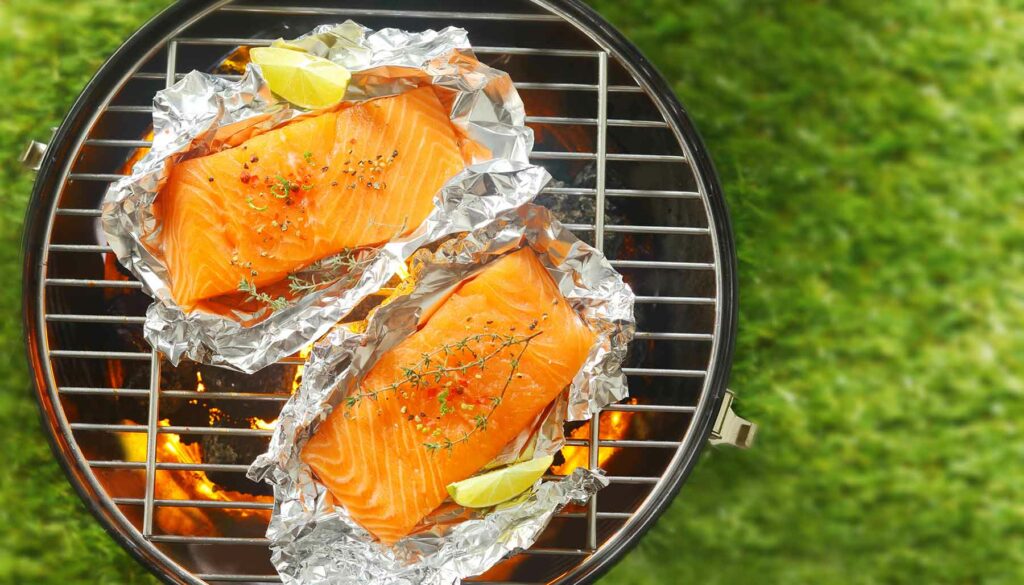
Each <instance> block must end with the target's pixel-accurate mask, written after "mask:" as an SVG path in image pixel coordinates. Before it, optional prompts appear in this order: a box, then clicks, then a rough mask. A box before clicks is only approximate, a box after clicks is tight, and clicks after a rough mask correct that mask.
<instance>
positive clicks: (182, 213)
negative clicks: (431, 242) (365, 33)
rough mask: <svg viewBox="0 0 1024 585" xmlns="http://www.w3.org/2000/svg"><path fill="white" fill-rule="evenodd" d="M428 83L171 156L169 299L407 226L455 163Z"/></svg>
mask: <svg viewBox="0 0 1024 585" xmlns="http://www.w3.org/2000/svg"><path fill="white" fill-rule="evenodd" d="M460 146H461V144H460V137H459V136H458V134H457V133H456V131H455V129H454V128H453V127H452V125H451V122H450V121H449V119H448V111H447V110H445V109H444V107H443V106H442V105H441V102H440V101H439V100H438V98H437V95H436V94H435V93H434V91H433V89H431V88H430V87H429V86H427V87H422V88H419V89H416V90H412V91H408V92H405V93H402V94H400V95H397V96H394V97H387V98H380V99H376V100H372V101H369V102H363V103H360V104H357V105H353V106H350V107H346V108H344V109H342V110H339V111H335V112H328V113H324V114H321V115H319V116H315V117H313V118H306V119H303V120H300V121H298V122H295V123H292V124H288V125H286V126H284V127H281V128H277V129H274V130H271V131H269V132H266V133H264V134H261V135H259V136H256V137H253V138H250V139H249V140H247V141H245V142H244V143H243V144H241V145H239V146H236V147H234V148H230V149H227V150H223V151H221V152H218V153H215V154H211V155H208V156H204V157H200V158H195V159H192V160H188V161H185V162H182V163H180V164H178V165H176V166H175V167H174V169H173V171H172V173H171V176H170V178H169V179H168V181H167V184H166V186H165V187H164V189H163V191H161V193H160V195H159V197H158V198H157V201H156V206H157V214H158V218H159V220H160V222H161V224H160V225H161V226H162V230H163V231H162V236H161V237H162V244H163V248H164V256H165V258H166V259H167V265H168V269H169V272H170V275H171V288H172V294H173V296H174V299H175V301H176V302H177V303H178V304H179V305H180V306H182V307H184V308H192V307H194V306H195V305H196V304H197V303H198V302H199V301H202V300H203V299H208V298H211V297H215V296H218V295H224V294H227V293H234V292H237V290H238V287H239V283H240V282H241V280H242V279H243V278H244V279H246V280H248V281H249V282H250V283H252V284H253V285H255V286H257V287H260V286H262V285H265V284H267V283H272V282H276V281H279V280H281V279H282V278H284V277H285V276H287V275H288V274H289V273H290V272H293V271H295V270H297V269H299V268H301V267H304V266H306V265H308V264H310V263H312V262H314V261H316V260H319V259H321V258H324V257H326V256H330V255H332V254H335V253H338V252H340V251H342V250H345V249H347V248H356V247H360V246H373V245H378V244H381V243H383V242H386V241H387V240H389V239H391V238H393V237H395V236H397V235H399V234H404V233H408V232H411V231H412V230H414V229H415V228H416V227H417V226H418V225H419V224H420V223H421V222H422V221H423V219H424V218H425V217H426V216H427V214H428V213H429V212H430V210H431V208H432V204H433V198H434V195H435V194H436V193H437V191H438V190H439V189H440V188H441V187H442V186H443V185H444V183H445V182H446V181H447V180H448V179H449V178H451V177H452V176H454V175H455V174H457V173H458V172H459V171H461V170H462V169H463V168H464V166H465V162H464V158H463V154H462V152H461V148H460Z"/></svg>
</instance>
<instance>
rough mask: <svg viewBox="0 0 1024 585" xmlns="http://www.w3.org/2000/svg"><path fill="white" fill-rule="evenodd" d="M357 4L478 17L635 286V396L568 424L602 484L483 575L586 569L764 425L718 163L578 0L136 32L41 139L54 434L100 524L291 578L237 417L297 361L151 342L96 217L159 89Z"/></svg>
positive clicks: (547, 155) (425, 19) (222, 20)
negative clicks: (189, 451)
mask: <svg viewBox="0 0 1024 585" xmlns="http://www.w3.org/2000/svg"><path fill="white" fill-rule="evenodd" d="M481 5H485V6H481ZM346 18H352V19H355V20H358V21H359V22H361V23H363V24H365V25H367V26H370V27H372V28H382V27H387V26H393V27H398V28H405V29H410V30H419V29H423V28H428V27H433V28H440V27H443V26H447V25H457V26H461V27H464V28H466V29H467V30H468V31H469V33H470V39H471V40H472V41H473V43H474V45H475V46H476V52H477V54H478V56H479V57H480V58H481V59H482V60H484V61H485V62H487V63H489V64H492V65H495V66H497V67H499V68H501V69H504V70H506V71H508V72H509V73H510V74H511V75H512V78H513V79H514V80H515V81H516V86H517V87H518V89H519V91H520V93H521V95H522V96H523V99H524V101H525V103H526V108H527V114H528V115H529V117H528V118H527V120H528V123H529V124H530V125H531V126H532V127H533V128H534V129H535V130H536V133H537V147H536V149H535V152H534V154H533V157H532V158H533V160H534V161H536V162H538V163H541V164H544V165H545V166H546V167H547V168H548V169H549V170H550V171H551V173H552V174H553V175H554V177H555V182H554V183H552V185H551V186H550V187H549V188H548V189H547V190H546V191H545V192H544V194H543V195H542V202H544V203H546V204H548V205H549V206H551V207H552V208H553V209H555V211H556V212H557V213H558V214H559V215H560V217H561V218H562V219H563V221H564V222H566V223H567V224H569V225H570V227H571V229H572V230H573V231H574V232H576V233H577V234H578V235H579V236H580V237H582V238H583V239H585V240H587V241H589V242H591V243H593V244H594V245H596V246H598V247H600V248H602V249H603V250H604V251H605V253H606V254H607V255H608V256H609V258H610V259H611V261H612V264H614V265H615V266H616V267H618V269H619V270H620V271H622V273H623V274H624V275H625V277H626V279H627V280H628V281H629V282H630V284H631V285H632V286H633V288H634V290H635V291H636V293H637V295H638V298H637V302H638V305H637V317H638V325H639V326H638V329H639V333H638V334H637V341H636V342H635V343H634V346H633V348H632V349H631V355H630V361H629V364H628V365H629V367H628V369H627V370H626V372H627V374H628V375H629V377H630V387H631V390H632V394H633V396H634V397H635V399H634V401H633V403H631V404H619V405H613V406H611V407H609V408H608V409H606V412H605V413H603V414H602V417H601V418H600V419H599V422H598V423H597V424H591V425H589V426H587V427H582V428H579V429H576V430H575V431H574V432H573V435H572V437H573V438H572V439H570V441H569V445H570V447H572V448H575V449H576V453H577V455H579V454H581V453H582V454H583V459H584V464H585V465H588V466H589V467H591V468H599V467H602V468H604V470H605V471H606V473H607V474H608V476H609V478H610V480H611V485H610V486H609V487H608V488H607V489H605V490H604V491H602V492H601V493H600V494H599V495H598V497H595V498H594V499H592V500H591V501H590V502H589V504H588V505H587V506H585V507H579V508H572V509H567V510H566V511H564V512H563V513H561V514H559V515H558V517H556V518H555V519H554V521H553V522H552V524H551V526H550V527H549V529H548V530H547V531H546V532H545V533H544V535H543V536H542V538H541V539H540V541H539V542H538V543H537V545H536V546H534V547H533V548H531V549H530V550H528V551H524V552H523V553H521V554H519V555H516V556H515V557H512V558H511V559H508V560H506V561H505V562H503V563H502V564H501V565H499V566H498V567H496V568H495V569H494V570H492V571H491V572H489V573H488V574H487V575H484V576H482V577H479V578H476V579H474V580H475V581H481V582H492V583H495V582H502V583H580V582H587V581H590V580H592V579H594V578H595V577H596V576H597V575H599V574H600V573H601V572H603V571H604V570H606V569H607V568H608V567H610V566H611V564H612V563H613V562H614V561H615V560H616V559H617V558H619V557H620V556H621V555H622V554H623V553H624V551H626V550H627V549H628V548H629V547H630V546H631V545H632V544H634V543H635V542H636V541H637V540H638V538H639V537H640V536H641V535H642V534H643V533H644V532H645V531H646V530H647V529H648V528H649V527H650V526H651V525H652V524H653V522H654V521H655V519H656V518H657V516H658V515H659V514H660V513H661V512H662V511H663V510H664V509H665V507H666V506H667V505H668V503H669V502H670V500H671V499H672V498H673V497H674V495H675V494H676V492H677V491H678V490H679V488H680V486H681V485H682V483H683V481H684V480H685V478H686V476H687V474H688V472H689V470H690V469H691V467H692V465H693V464H694V462H695V460H696V458H697V456H698V454H699V453H700V452H701V449H702V448H703V445H704V444H705V442H706V441H708V439H709V438H710V439H711V441H712V442H729V443H733V444H738V445H740V446H743V445H746V444H749V442H750V441H751V440H752V438H753V432H754V427H753V426H752V425H750V424H749V423H747V422H746V421H743V420H742V419H740V418H738V417H736V416H735V415H733V414H732V411H731V409H730V408H729V403H730V402H731V399H732V395H731V394H730V393H728V392H727V390H726V383H727V379H728V374H729V367H730V363H731V353H732V347H733V337H734V332H735V326H736V282H735V257H734V250H733V237H732V233H731V231H730V227H729V219H728V215H727V211H726V207H725V203H724V200H723V197H722V192H721V188H720V186H719V183H718V180H717V178H716V176H715V172H714V169H713V167H712V164H711V160H710V158H709V157H708V154H707V152H706V150H705V148H704V145H703V144H702V143H701V141H700V138H699V137H698V135H697V133H696V131H695V129H694V127H693V125H692V123H691V121H690V120H689V118H688V117H687V114H686V112H685V111H684V110H683V108H682V106H681V105H680V104H679V103H678V102H677V101H676V100H675V98H674V97H673V94H672V92H671V90H670V88H669V86H668V85H667V84H666V82H665V81H664V80H663V79H662V78H661V77H660V76H659V74H658V73H657V72H656V71H655V70H654V68H653V67H652V66H651V65H650V63H649V62H648V61H647V60H646V59H645V58H644V57H643V56H642V55H641V54H640V53H639V52H638V51H637V49H636V48H634V47H633V46H632V45H631V44H629V42H628V41H626V40H625V39H624V38H623V37H622V36H621V35H620V34H619V33H617V32H616V31H615V30H614V29H613V28H612V27H611V26H610V25H608V23H606V22H605V21H603V20H601V18H600V17H599V16H598V15H597V14H595V13H594V12H593V11H592V10H590V9H589V8H587V7H585V6H583V5H582V4H581V3H579V2H576V1H575V0H507V1H502V2H486V3H481V2H478V1H477V0H447V1H446V2H444V3H443V8H439V3H436V2H433V1H426V0H390V1H386V2H385V1H372V0H334V1H328V2H315V1H313V0H294V2H293V1H291V0H270V1H259V0H240V1H239V2H201V1H185V2H179V3H178V4H176V5H174V6H172V7H171V8H169V9H167V10H166V11H165V12H163V13H162V14H160V15H159V16H157V17H156V18H154V19H153V20H152V21H150V22H149V23H148V24H146V25H145V26H144V27H143V28H142V29H141V30H139V31H138V32H137V33H136V34H135V35H133V36H132V37H131V38H130V39H129V40H128V41H127V42H125V44H124V45H123V46H122V47H121V48H120V49H119V50H118V51H117V52H116V53H115V54H114V56H113V57H111V59H110V60H109V61H108V62H107V63H106V64H105V65H104V66H103V67H102V68H101V69H100V71H99V72H98V73H97V74H96V76H95V77H94V78H93V80H92V81H91V82H90V83H89V85H88V86H87V87H86V89H85V90H84V91H83V93H82V95H81V96H80V98H79V99H78V101H77V102H76V103H75V105H74V107H73V108H72V110H71V113H70V114H69V115H68V117H67V119H66V120H65V121H64V123H63V124H62V125H61V126H60V128H59V129H58V130H57V131H56V133H55V135H54V136H53V138H52V141H51V142H50V143H49V145H48V146H46V145H43V144H40V143H35V144H33V145H30V148H29V150H28V151H27V152H26V159H27V160H28V162H29V163H30V164H31V163H33V162H34V163H35V164H34V165H33V166H34V167H36V168H37V169H38V171H39V174H38V177H37V181H36V184H35V189H34V191H33V195H32V200H31V204H30V208H29V211H28V216H27V221H26V233H25V242H24V245H25V278H24V283H25V284H24V287H25V288H24V295H25V297H24V298H25V302H24V317H25V327H26V333H27V346H28V355H29V359H30V361H31V364H32V368H33V372H34V379H35V388H36V392H37V397H38V400H39V404H40V407H41V411H42V419H43V425H44V427H45V429H46V431H47V433H48V435H49V436H50V438H51V439H52V444H53V448H54V451H55V453H56V455H57V457H58V459H59V460H60V461H61V463H62V465H63V466H64V469H65V471H66V473H67V475H68V477H69V479H70V481H71V483H72V484H73V485H74V486H75V488H76V489H77V490H78V492H79V494H80V495H81V496H82V498H83V500H84V501H85V502H86V504H87V505H88V507H89V508H90V509H91V510H92V512H93V513H94V514H95V515H96V516H97V518H98V519H99V520H100V521H101V522H102V523H103V525H104V526H105V527H106V529H107V530H108V531H109V532H110V533H111V534H112V535H113V537H114V538H115V539H117V540H118V542H120V543H121V544H122V545H123V546H124V547H125V548H126V549H127V550H129V551H130V552H131V553H132V554H133V555H135V556H136V557H137V558H138V559H139V560H140V561H141V562H143V563H144V564H146V565H147V566H148V567H150V568H151V569H152V570H153V571H154V572H155V573H156V574H157V575H159V576H160V577H161V578H162V579H164V580H165V581H167V582H169V583H204V582H207V583H221V582H231V583H239V582H241V583H247V582H248V583H272V582H277V581H278V578H277V576H276V575H275V573H274V571H273V568H272V566H271V565H270V563H269V560H268V557H269V555H268V550H267V547H266V541H265V540H264V539H263V538H262V530H263V528H264V526H265V518H266V513H267V512H266V511H267V510H268V509H269V508H270V507H271V504H270V503H269V501H268V499H267V497H266V492H265V488H264V487H263V486H257V485H255V484H252V483H250V482H248V480H246V479H245V477H244V471H245V469H246V464H247V463H248V461H247V458H248V457H249V456H250V454H251V453H252V452H255V451H258V450H260V449H261V448H262V445H263V444H265V441H266V440H267V437H268V436H269V434H270V431H269V430H266V429H265V428H263V427H261V426H260V425H257V424H250V423H252V422H253V421H252V420H251V419H249V418H247V417H246V415H249V414H256V415H258V416H259V417H261V418H272V417H273V413H274V412H275V411H276V410H277V409H278V408H279V407H280V405H281V404H282V402H283V401H284V400H286V399H287V396H288V392H287V390H288V389H287V387H286V384H287V380H290V379H292V377H293V376H294V374H295V368H296V365H297V364H299V363H301V358H299V357H298V356H296V357H293V358H289V359H287V360H284V361H283V363H282V364H280V365H277V366H273V367H272V368H270V370H272V371H268V372H266V373H263V374H260V375H257V376H256V377H252V378H247V377H238V376H237V375H231V374H228V373H225V372H223V371H219V370H217V369H216V368H213V369H211V368H199V367H197V366H196V365H194V364H183V365H182V366H180V367H177V368H175V367H172V366H170V365H169V364H167V363H165V362H163V361H162V360H161V358H160V356H159V355H157V354H155V353H154V352H152V351H151V350H149V349H148V346H146V345H145V343H144V342H142V341H141V326H142V325H141V324H142V322H143V316H142V315H143V314H144V310H145V306H146V305H147V304H148V299H147V298H146V297H145V296H144V295H143V294H142V293H141V291H140V285H139V283H138V282H135V281H134V280H132V279H130V278H128V277H127V276H125V275H124V273H123V272H120V271H118V270H117V269H116V268H115V267H114V263H112V262H111V261H110V258H109V256H110V249H109V247H108V246H107V245H106V243H105V242H104V241H103V240H102V237H101V236H100V235H99V234H98V229H97V218H98V216H99V202H100V199H101V197H102V194H103V192H104V190H105V189H106V187H107V185H108V184H109V182H111V181H114V180H116V179H117V178H118V177H119V176H120V173H122V172H123V170H122V169H123V167H124V164H125V162H126V160H128V159H129V157H130V156H131V155H132V153H133V152H135V151H136V149H139V148H145V147H146V146H148V142H147V140H146V139H145V136H146V132H147V128H148V126H149V121H150V102H151V99H152V96H153V94H154V92H155V91H157V90H159V89H160V88H162V87H164V86H167V85H169V84H171V83H173V82H174V81H175V80H177V79H179V78H180V77H181V76H182V75H183V74H184V73H185V72H187V71H189V70H192V69H200V70H212V68H213V67H215V66H216V65H217V64H218V63H220V62H221V61H222V60H223V58H224V56H225V55H227V54H228V53H230V52H231V51H233V50H234V49H235V48H236V47H238V46H259V45H265V44H268V43H269V42H270V41H271V40H272V39H274V38H276V37H278V36H285V37H289V36H295V35H297V34H299V33H301V32H304V31H306V30H308V29H310V28H312V27H313V26H315V25H317V24H322V23H329V22H338V21H341V20H344V19H346ZM275 368H276V369H275ZM199 378H202V381H203V384H202V385H199ZM282 380H284V381H285V382H282ZM215 411H216V413H219V414H217V415H216V416H215ZM197 412H198V413H199V414H197ZM165 419H166V420H167V422H166V423H161V422H160V421H163V420H165ZM207 419H208V420H207ZM132 437H134V438H132ZM172 438H174V439H176V440H178V441H179V442H180V444H181V445H191V446H192V448H201V449H202V453H203V457H202V458H201V459H199V460H196V459H195V458H194V457H193V458H189V457H184V458H183V457H180V456H179V457H177V458H170V459H169V458H168V457H166V453H164V451H163V450H162V449H163V448H164V447H167V444H166V441H169V440H170V439H172ZM162 441H165V442H162ZM243 442H247V443H246V445H245V446H243V445H242V443H243ZM131 445H134V446H135V447H134V451H135V453H136V455H135V456H132V455H131V453H132V451H133V448H131V447H130V446H131ZM179 446H180V445H179ZM197 446H198V447H197ZM175 474H178V475H175ZM182 474H184V475H182ZM188 474H202V477H205V478H206V479H208V480H209V481H210V482H212V483H213V484H216V485H217V486H218V487H217V488H216V489H218V490H230V492H220V493H221V494H223V493H231V494H248V495H246V496H245V497H241V496H237V497H235V496H232V497H225V496H223V495H222V496H220V497H214V496H211V495H210V493H209V492H208V491H207V492H202V491H201V490H200V492H199V495H196V493H194V492H187V491H186V492H182V493H179V492H175V491H174V490H173V489H171V487H173V486H177V485H179V484H178V483H174V482H176V481H185V480H187V479H188V478H189V477H191V478H192V479H195V478H196V477H199V476H198V475H188ZM182 478H185V479H182ZM165 480H166V481H165ZM165 485H166V486H171V487H168V488H167V489H165V488H164V486H165ZM168 511H170V512H168ZM175 511H177V512H175ZM175 513H178V514H179V515H178V516H175V515H174V514H175ZM225 514H235V515H233V516H224V515H225ZM165 519H166V520H167V521H166V522H165V521H164V520H165ZM204 519H205V520H204ZM171 520H175V521H174V522H172V521H171ZM204 522H206V523H208V524H204ZM211 526H212V527H213V528H212V529H211ZM204 531H205V532H204Z"/></svg>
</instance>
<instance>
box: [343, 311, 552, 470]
mask: <svg viewBox="0 0 1024 585" xmlns="http://www.w3.org/2000/svg"><path fill="white" fill-rule="evenodd" d="M541 333H542V332H541V331H537V332H535V333H532V334H530V335H526V336H516V335H507V334H501V333H478V334H475V335H469V336H466V337H464V338H463V339H460V340H459V341H456V342H452V343H446V344H444V345H442V346H441V347H440V348H439V349H436V350H434V351H432V352H428V353H424V354H423V355H422V358H421V359H420V361H419V362H417V363H415V364H412V365H410V366H408V367H403V368H401V369H400V371H401V372H402V376H401V377H400V378H399V379H397V380H395V381H394V382H392V383H391V384H388V385H387V386H382V387H380V388H375V389H372V390H367V391H359V392H356V393H354V394H351V395H350V396H348V397H347V398H346V399H345V405H346V407H347V408H352V407H354V406H356V405H357V404H359V403H360V401H362V400H363V399H367V398H368V399H371V400H377V399H378V397H379V396H381V395H382V394H388V393H392V392H397V393H400V395H401V396H402V398H408V397H409V392H410V391H416V390H420V389H425V388H427V387H429V386H431V385H436V384H441V383H442V382H443V381H444V379H445V378H446V377H448V376H451V375H453V374H466V373H468V372H469V371H470V370H472V369H474V368H475V369H478V370H484V369H485V367H486V366H487V363H488V362H490V361H491V360H494V359H495V358H497V357H499V356H501V354H502V353H503V352H504V351H505V350H506V349H508V348H510V347H519V346H521V349H520V350H519V353H518V354H517V355H516V357H515V358H513V359H512V360H511V361H510V362H509V364H510V369H509V373H508V376H506V378H505V382H504V384H503V385H502V388H501V390H500V391H499V392H498V395H497V396H495V397H493V398H492V399H491V400H490V404H489V406H490V409H489V410H488V411H487V412H486V413H485V414H480V415H477V416H475V417H474V418H473V423H474V424H473V427H472V428H471V429H470V430H468V431H465V432H463V433H461V434H460V435H459V436H457V437H454V438H453V437H448V436H442V437H439V438H438V439H437V440H436V441H428V442H425V443H423V446H424V447H425V448H426V449H427V450H428V451H430V452H436V451H438V450H439V449H447V450H448V451H451V450H452V449H453V448H454V447H455V446H456V445H459V444H461V443H465V442H466V441H468V440H469V438H470V437H471V436H473V435H474V434H475V433H477V432H480V431H483V430H486V429H487V425H488V423H489V422H490V420H491V417H492V416H493V415H494V411H495V410H496V409H497V408H498V406H499V405H500V404H501V402H502V400H503V399H504V397H505V394H506V392H507V391H508V388H509V386H510V385H511V384H512V380H513V379H515V377H516V374H517V373H518V370H519V363H520V360H521V359H522V357H523V354H524V353H525V352H526V349H527V348H528V347H529V346H530V343H531V342H532V341H533V340H534V339H536V337H537V336H538V335H540V334H541ZM484 343H496V344H497V345H496V346H495V347H494V348H493V349H491V350H490V351H487V352H486V353H485V352H484V351H483V350H479V351H478V350H477V349H474V348H473V345H480V344H484ZM462 352H468V353H469V355H470V356H472V358H473V359H472V360H470V361H468V362H462V363H459V364H456V365H448V360H449V358H451V357H454V356H459V355H462ZM407 385H409V386H412V388H411V389H404V388H405V387H406V386H407ZM437 401H438V405H439V417H444V416H447V415H449V414H451V413H453V412H455V408H454V406H453V405H452V403H451V394H450V392H449V389H448V388H445V389H444V390H442V391H441V392H439V393H438V395H437ZM466 406H467V405H466V404H463V405H462V407H466ZM468 406H470V409H471V408H473V407H472V405H468ZM435 432H436V431H435Z"/></svg>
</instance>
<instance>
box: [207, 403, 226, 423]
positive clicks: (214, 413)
mask: <svg viewBox="0 0 1024 585" xmlns="http://www.w3.org/2000/svg"><path fill="white" fill-rule="evenodd" d="M222 418H224V411H223V410H221V409H219V408H217V407H216V406H214V407H211V408H210V426H211V427H212V426H213V425H215V424H217V423H219V422H220V419H222Z"/></svg>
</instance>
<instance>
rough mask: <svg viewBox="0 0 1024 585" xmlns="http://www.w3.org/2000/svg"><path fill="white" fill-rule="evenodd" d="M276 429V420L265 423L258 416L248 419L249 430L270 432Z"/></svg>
mask: <svg viewBox="0 0 1024 585" xmlns="http://www.w3.org/2000/svg"><path fill="white" fill-rule="evenodd" d="M276 427H277V419H276V418H275V419H274V420H271V421H265V420H263V419H262V418H260V417H258V416H250V417H249V428H251V429H258V430H261V431H272V430H274V428H276Z"/></svg>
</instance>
